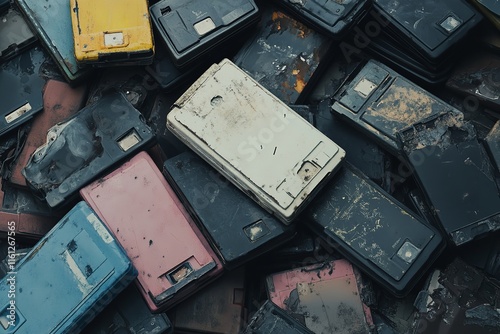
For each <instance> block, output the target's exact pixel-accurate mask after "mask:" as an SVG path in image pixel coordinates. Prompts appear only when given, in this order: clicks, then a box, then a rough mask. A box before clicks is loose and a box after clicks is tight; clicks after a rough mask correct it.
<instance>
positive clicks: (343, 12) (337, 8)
mask: <svg viewBox="0 0 500 334" xmlns="http://www.w3.org/2000/svg"><path fill="white" fill-rule="evenodd" d="M278 3H280V4H281V5H282V6H285V7H286V8H287V9H289V10H290V11H292V12H293V13H295V15H296V16H297V17H298V18H299V20H301V21H304V22H306V23H307V24H310V25H311V26H314V27H317V28H318V29H319V30H321V31H322V32H323V33H325V34H328V35H329V36H331V37H333V38H337V39H339V38H342V37H343V36H344V35H345V34H346V33H347V31H348V30H349V28H351V27H352V26H353V25H355V24H356V23H358V22H359V21H360V20H361V19H362V18H363V17H364V16H365V14H366V12H367V9H368V8H370V7H371V4H372V2H371V0H347V1H345V0H343V1H338V0H326V1H325V0H278Z"/></svg>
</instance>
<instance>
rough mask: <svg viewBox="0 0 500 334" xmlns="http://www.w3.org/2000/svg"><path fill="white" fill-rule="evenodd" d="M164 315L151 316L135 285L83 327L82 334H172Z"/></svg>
mask: <svg viewBox="0 0 500 334" xmlns="http://www.w3.org/2000/svg"><path fill="white" fill-rule="evenodd" d="M173 329H174V327H173V326H172V323H171V322H170V319H169V318H168V317H167V316H166V315H165V314H164V313H161V314H152V313H151V311H150V310H149V308H148V306H147V305H146V302H145V301H144V300H143V299H142V296H141V294H140V293H139V290H138V289H137V286H135V284H130V285H129V286H128V287H127V288H126V289H125V290H123V291H122V292H121V293H120V294H119V295H118V296H117V297H116V298H115V299H113V301H112V302H111V303H110V304H109V305H108V306H107V307H106V308H105V309H104V310H103V311H102V312H101V313H99V315H98V316H97V317H96V318H95V319H94V320H93V321H92V322H91V323H90V324H88V325H87V327H85V329H84V330H83V331H82V333H83V334H121V333H124V334H135V333H137V334H172V333H173Z"/></svg>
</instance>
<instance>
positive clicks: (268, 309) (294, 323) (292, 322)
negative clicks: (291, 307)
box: [243, 300, 313, 334]
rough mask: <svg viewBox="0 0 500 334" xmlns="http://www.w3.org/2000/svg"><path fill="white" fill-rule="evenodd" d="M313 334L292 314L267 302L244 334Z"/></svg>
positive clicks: (255, 315)
mask: <svg viewBox="0 0 500 334" xmlns="http://www.w3.org/2000/svg"><path fill="white" fill-rule="evenodd" d="M268 333H276V334H313V332H311V331H310V330H309V329H307V328H306V327H305V326H304V325H303V324H301V323H300V322H299V321H298V320H296V319H295V318H294V317H293V316H292V315H291V314H288V313H287V312H285V311H283V310H282V309H281V308H279V307H278V306H276V305H275V304H273V302H271V301H269V300H267V301H266V302H265V303H264V304H263V305H262V306H261V307H260V309H259V310H258V311H257V312H256V313H255V314H254V316H253V317H252V319H251V320H250V322H249V324H248V326H247V328H246V329H245V330H244V331H243V334H268Z"/></svg>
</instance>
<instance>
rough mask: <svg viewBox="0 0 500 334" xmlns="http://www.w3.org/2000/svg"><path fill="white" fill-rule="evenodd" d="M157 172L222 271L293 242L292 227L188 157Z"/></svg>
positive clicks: (187, 154) (176, 159) (172, 161)
mask: <svg viewBox="0 0 500 334" xmlns="http://www.w3.org/2000/svg"><path fill="white" fill-rule="evenodd" d="M163 171H164V174H165V176H166V177H167V180H169V181H172V182H170V183H171V184H172V186H173V188H174V189H175V190H176V191H177V193H178V194H179V198H181V200H182V201H183V202H184V203H185V206H186V208H187V209H188V211H189V212H190V213H191V216H192V217H194V219H195V221H196V222H197V223H198V226H200V229H201V230H202V232H203V233H204V234H205V235H206V237H207V239H208V241H209V242H210V244H211V245H212V248H213V249H215V250H216V252H217V254H218V255H219V256H220V258H221V260H222V262H223V264H224V267H225V268H226V269H234V268H235V267H236V266H239V265H242V264H243V263H245V262H247V261H249V260H251V259H253V258H255V257H257V256H259V255H262V254H263V253H266V251H269V250H271V249H273V248H276V247H278V246H279V245H281V244H282V243H284V242H285V241H288V240H290V239H291V238H292V237H293V236H294V231H295V228H294V226H293V225H292V226H285V225H284V224H282V223H281V222H280V221H279V220H278V219H277V218H276V217H274V216H273V215H271V214H270V213H268V212H267V211H265V210H264V209H263V208H261V207H260V206H259V205H258V204H257V203H255V202H254V201H252V200H251V199H250V198H249V197H248V196H246V195H245V194H244V193H243V192H242V191H240V190H239V189H238V188H236V187H235V186H234V185H233V184H231V182H229V181H228V180H227V179H226V178H224V177H223V176H222V175H220V174H219V173H218V172H217V171H215V170H214V169H213V168H212V167H211V166H210V165H208V164H207V163H206V162H205V161H203V159H201V158H200V157H198V156H197V155H196V154H194V153H192V152H185V153H182V154H180V155H178V156H176V157H174V158H171V159H168V160H167V161H166V162H165V165H164V168H163ZM227 217H231V219H227Z"/></svg>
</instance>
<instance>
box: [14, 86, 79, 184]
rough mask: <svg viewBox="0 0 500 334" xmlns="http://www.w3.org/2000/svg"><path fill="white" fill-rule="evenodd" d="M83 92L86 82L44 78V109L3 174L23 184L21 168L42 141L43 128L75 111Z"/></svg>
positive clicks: (44, 129) (45, 135) (44, 132)
mask: <svg viewBox="0 0 500 334" xmlns="http://www.w3.org/2000/svg"><path fill="white" fill-rule="evenodd" d="M86 92H87V89H86V86H85V85H82V86H79V87H78V88H72V87H71V86H69V85H68V84H67V83H65V82H61V81H57V80H48V81H47V84H46V85H45V87H44V90H43V108H44V110H43V111H42V112H41V113H40V114H38V115H37V117H35V119H34V120H33V123H32V124H31V129H30V132H29V133H28V136H27V138H26V141H25V143H24V146H23V148H22V150H21V152H20V153H19V156H18V157H17V159H16V160H15V161H14V162H13V164H12V166H11V175H10V176H9V177H8V178H6V179H8V181H9V182H10V183H12V184H15V185H17V186H21V187H26V186H27V184H26V179H25V178H24V176H23V175H22V173H21V171H22V169H23V168H24V167H25V166H26V164H27V162H28V160H29V157H30V156H31V154H33V152H35V150H36V149H37V148H38V147H39V146H42V145H43V144H44V143H45V140H46V138H47V131H48V130H49V129H50V128H51V127H52V126H54V125H56V124H57V123H59V122H62V121H64V120H65V119H66V118H69V117H70V116H72V115H73V114H75V113H76V112H77V111H79V110H80V109H81V108H82V106H83V102H84V97H85V94H86Z"/></svg>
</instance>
